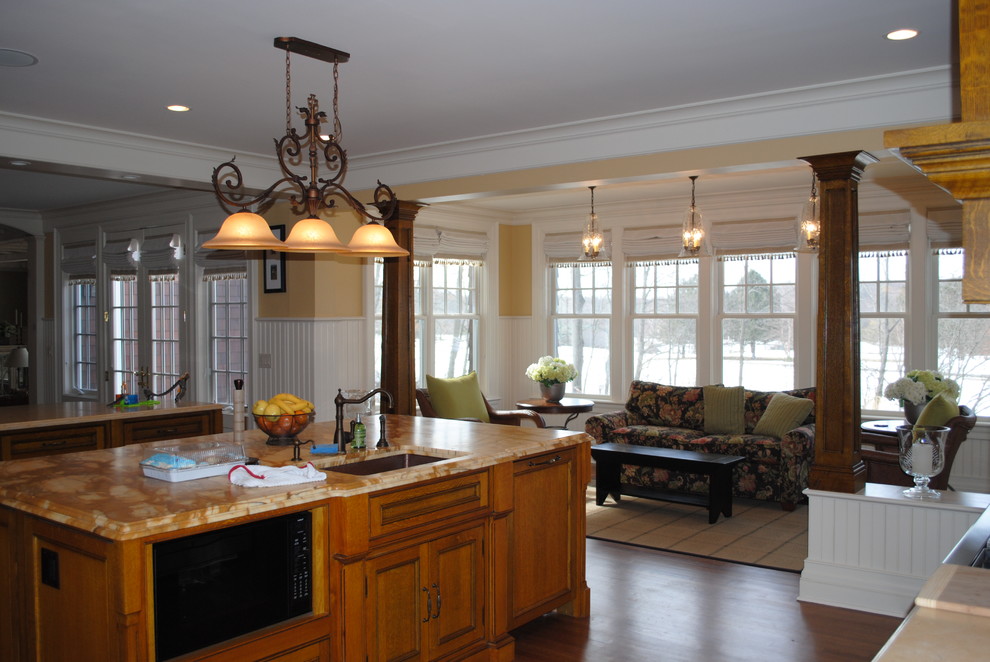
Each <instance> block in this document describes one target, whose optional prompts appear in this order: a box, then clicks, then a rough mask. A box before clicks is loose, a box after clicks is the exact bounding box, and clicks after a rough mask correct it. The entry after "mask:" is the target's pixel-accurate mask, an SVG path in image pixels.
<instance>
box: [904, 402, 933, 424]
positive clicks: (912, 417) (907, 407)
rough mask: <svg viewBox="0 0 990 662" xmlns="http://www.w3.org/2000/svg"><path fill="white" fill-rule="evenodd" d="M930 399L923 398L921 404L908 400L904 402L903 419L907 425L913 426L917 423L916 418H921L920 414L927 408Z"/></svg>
mask: <svg viewBox="0 0 990 662" xmlns="http://www.w3.org/2000/svg"><path fill="white" fill-rule="evenodd" d="M929 402H930V398H925V399H924V400H922V401H921V402H911V401H910V400H904V418H905V419H906V420H907V422H908V423H910V424H911V425H914V424H915V423H917V422H918V417H919V416H921V412H922V411H924V409H925V407H926V406H928V403H929Z"/></svg>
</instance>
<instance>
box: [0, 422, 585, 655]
mask: <svg viewBox="0 0 990 662" xmlns="http://www.w3.org/2000/svg"><path fill="white" fill-rule="evenodd" d="M377 424H378V423H377V422H376V421H373V422H370V423H369V424H368V428H369V430H368V436H369V438H375V439H377V438H378V431H377V429H376V426H377ZM386 424H387V426H388V428H387V429H388V438H389V441H390V443H391V446H390V448H388V449H383V450H380V451H375V450H369V451H362V452H352V453H348V454H346V455H344V456H340V455H332V456H321V455H316V454H310V453H309V452H307V451H305V450H304V451H303V454H304V459H305V460H309V461H312V462H313V463H314V465H316V466H317V467H318V468H320V469H321V470H325V471H326V474H327V479H326V481H325V482H315V483H305V484H299V485H289V486H282V487H262V488H245V487H239V486H235V485H233V484H231V483H230V482H229V481H228V479H227V478H226V477H225V476H217V477H213V478H204V479H199V480H193V481H188V482H183V483H170V482H167V481H161V480H154V479H151V478H146V477H144V476H143V475H142V474H141V473H140V470H139V467H138V464H137V463H138V461H139V460H140V459H141V458H142V457H143V449H142V447H141V445H140V444H133V445H130V446H124V447H120V448H111V449H106V450H97V451H92V452H81V453H73V454H68V455H51V456H43V457H38V458H32V459H24V460H12V461H5V462H0V565H2V567H3V568H4V569H5V570H6V571H5V572H3V573H0V603H2V604H5V605H10V606H11V607H12V608H11V609H5V610H2V611H0V659H2V660H82V659H93V660H97V659H99V660H119V661H121V662H123V661H127V662H130V661H132V660H139V661H140V660H155V659H158V658H156V646H155V643H156V641H155V638H156V631H155V627H156V622H157V621H156V595H155V588H154V587H155V585H154V577H155V563H154V558H155V557H154V555H153V551H154V550H155V548H156V545H158V544H159V543H166V542H168V541H173V540H180V539H184V538H187V537H190V536H195V535H196V534H199V533H202V532H213V531H227V530H234V529H236V528H237V527H239V526H240V525H242V524H249V523H252V522H256V521H261V520H268V519H271V518H276V517H279V516H281V515H284V514H288V513H309V517H310V518H311V520H310V521H311V526H312V535H311V537H310V538H309V539H308V542H309V544H310V545H311V550H312V556H311V568H310V572H309V577H310V578H311V585H312V592H311V595H312V605H311V609H310V610H309V611H307V612H305V613H302V614H301V615H298V616H295V617H292V618H287V619H285V620H282V621H280V622H276V623H273V624H271V625H268V626H266V627H263V628H260V629H257V630H254V631H250V632H247V633H245V634H240V635H237V636H233V637H231V638H229V639H226V640H224V641H220V642H217V643H213V644H210V645H207V646H205V647H202V648H199V649H197V650H194V651H191V652H189V653H185V654H182V655H179V656H177V657H175V656H173V657H171V658H166V659H174V660H182V661H183V662H185V661H187V660H211V661H215V662H221V661H234V660H237V661H243V660H266V661H270V660H279V661H283V662H288V661H299V662H302V661H312V660H322V661H334V662H338V661H340V662H345V661H346V662H368V661H377V660H381V661H384V660H399V659H401V660H422V661H424V662H453V661H455V660H471V661H481V660H487V661H492V662H495V661H498V662H508V661H509V660H512V659H513V656H514V641H513V638H512V636H511V634H510V630H512V629H513V628H516V627H518V626H520V625H522V624H524V623H526V622H528V621H530V620H532V619H534V618H536V617H537V616H539V615H541V614H543V613H546V612H549V611H553V610H558V611H561V612H563V613H567V614H570V615H572V616H575V617H586V616H587V615H588V609H589V593H588V588H587V584H586V582H585V576H584V563H585V561H584V535H585V520H584V492H585V488H586V486H587V483H588V480H589V478H590V438H588V437H587V436H586V435H584V434H583V433H577V432H567V431H558V430H540V429H536V428H515V427H512V426H498V425H486V424H481V423H469V422H464V421H448V420H444V419H427V418H418V417H408V416H388V417H386ZM307 433H312V437H313V439H314V440H316V443H327V441H328V440H329V439H330V437H331V436H332V433H333V430H332V425H331V424H329V423H316V424H314V425H312V426H310V428H309V429H307ZM205 439H211V440H217V441H233V440H237V441H239V443H243V444H244V445H245V447H246V450H247V452H248V454H249V455H251V456H255V457H258V458H259V459H260V461H261V464H262V465H270V466H279V465H284V464H288V463H290V462H291V456H292V450H293V449H292V448H289V447H276V446H268V445H266V444H265V439H266V436H265V435H264V434H263V433H261V432H260V431H257V430H251V431H248V432H245V433H225V434H216V435H211V436H208V437H205ZM197 440H198V441H201V440H203V438H197ZM325 440H326V441H325ZM405 453H415V454H418V455H429V456H432V458H433V459H435V460H436V461H435V462H432V463H429V464H423V465H420V466H413V467H409V468H404V469H396V470H392V471H386V472H379V473H371V474H369V475H363V476H362V475H352V474H348V473H343V472H339V471H333V468H334V467H335V466H337V465H339V464H342V463H346V464H349V465H352V466H360V464H355V463H360V462H362V461H364V460H367V459H373V458H378V457H384V456H392V455H401V454H405ZM255 572H256V573H266V572H278V569H277V568H274V567H259V568H256V569H255ZM252 574H253V573H252ZM259 576H260V575H259ZM252 579H254V580H257V579H258V577H253V578H252V577H246V578H245V581H252Z"/></svg>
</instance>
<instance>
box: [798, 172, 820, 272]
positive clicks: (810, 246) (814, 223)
mask: <svg viewBox="0 0 990 662" xmlns="http://www.w3.org/2000/svg"><path fill="white" fill-rule="evenodd" d="M821 213H822V208H821V199H820V198H819V197H818V182H817V180H816V179H815V173H814V172H812V173H811V195H809V196H808V200H807V201H806V202H805V203H804V206H803V207H802V208H801V216H800V217H799V218H798V245H797V248H795V249H794V250H795V251H797V252H798V253H814V252H815V251H817V250H818V242H819V239H820V236H821V231H822V219H821Z"/></svg>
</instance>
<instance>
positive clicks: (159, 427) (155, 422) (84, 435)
mask: <svg viewBox="0 0 990 662" xmlns="http://www.w3.org/2000/svg"><path fill="white" fill-rule="evenodd" d="M221 412H222V406H221V405H218V404H209V403H200V402H184V403H179V404H173V403H162V404H159V405H154V406H143V407H107V406H106V405H104V404H102V403H97V402H60V403H56V404H48V405H21V406H17V407H3V408H0V460H18V459H22V458H27V457H39V456H43V455H57V454H60V453H74V452H78V451H89V450H97V449H102V448H114V447H117V446H126V445H127V444H134V443H139V442H145V441H164V440H167V439H185V438H188V437H199V436H202V435H205V434H216V433H218V432H222V431H223V419H222V416H221Z"/></svg>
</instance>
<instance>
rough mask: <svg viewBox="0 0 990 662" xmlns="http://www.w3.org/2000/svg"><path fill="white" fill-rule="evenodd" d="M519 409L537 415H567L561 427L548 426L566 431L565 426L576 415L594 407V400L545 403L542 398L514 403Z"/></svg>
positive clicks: (567, 400) (563, 400)
mask: <svg viewBox="0 0 990 662" xmlns="http://www.w3.org/2000/svg"><path fill="white" fill-rule="evenodd" d="M516 406H517V407H519V408H520V409H529V410H530V411H535V412H536V413H537V414H569V416H568V417H567V420H566V421H564V424H563V425H550V426H548V427H551V428H559V429H561V430H566V429H567V424H568V423H570V422H571V421H573V420H574V419H575V418H577V416H578V414H583V413H585V412H589V411H591V410H592V409H594V407H595V401H594V400H585V399H584V398H561V399H560V402H547V401H546V400H544V399H543V398H533V399H532V400H520V401H519V402H517V403H516Z"/></svg>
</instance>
